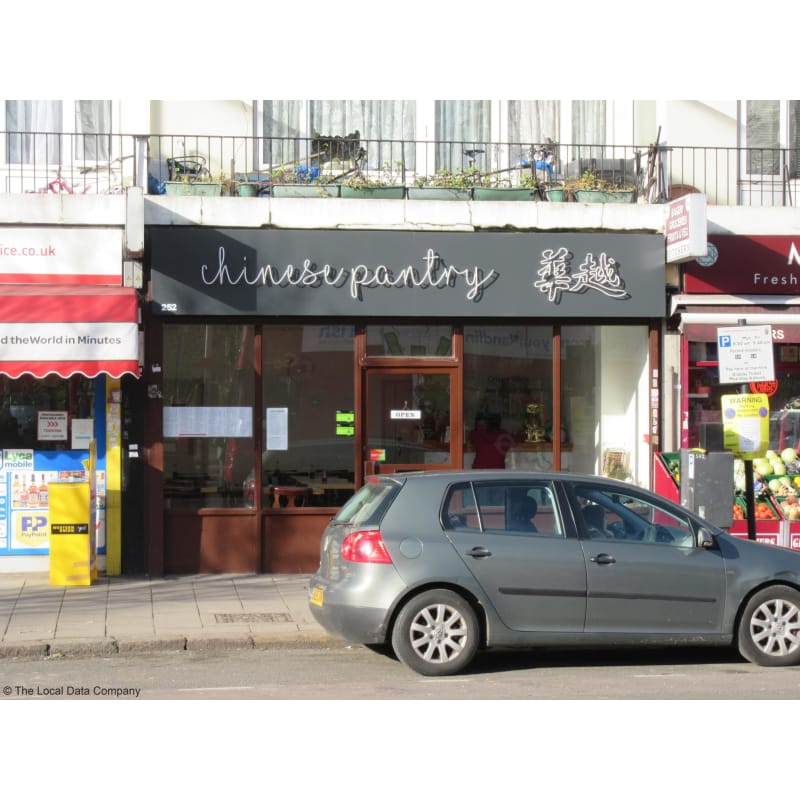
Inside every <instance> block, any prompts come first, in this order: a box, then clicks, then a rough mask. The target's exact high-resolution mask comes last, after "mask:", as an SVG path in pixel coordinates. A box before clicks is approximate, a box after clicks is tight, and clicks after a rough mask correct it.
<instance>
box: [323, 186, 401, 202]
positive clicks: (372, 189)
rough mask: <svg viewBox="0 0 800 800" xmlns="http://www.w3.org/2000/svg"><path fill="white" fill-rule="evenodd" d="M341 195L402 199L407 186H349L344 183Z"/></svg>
mask: <svg viewBox="0 0 800 800" xmlns="http://www.w3.org/2000/svg"><path fill="white" fill-rule="evenodd" d="M339 196H340V197H358V198H361V199H366V198H372V199H382V200H402V199H403V198H404V197H405V196H406V187H405V186H347V185H342V187H341V190H340V194H339Z"/></svg>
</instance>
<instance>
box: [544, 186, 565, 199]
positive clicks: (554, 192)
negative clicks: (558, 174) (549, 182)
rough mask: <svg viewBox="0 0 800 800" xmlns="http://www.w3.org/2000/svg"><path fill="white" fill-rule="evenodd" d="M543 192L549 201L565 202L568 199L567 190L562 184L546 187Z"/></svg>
mask: <svg viewBox="0 0 800 800" xmlns="http://www.w3.org/2000/svg"><path fill="white" fill-rule="evenodd" d="M545 194H546V195H547V199H548V200H549V201H550V202H551V203H566V202H567V200H568V199H569V198H568V196H567V190H566V189H565V188H564V187H563V186H556V187H554V188H552V189H547V190H546V192H545Z"/></svg>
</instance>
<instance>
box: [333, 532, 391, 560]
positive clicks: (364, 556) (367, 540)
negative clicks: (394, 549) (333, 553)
mask: <svg viewBox="0 0 800 800" xmlns="http://www.w3.org/2000/svg"><path fill="white" fill-rule="evenodd" d="M342 558H343V559H344V560H345V561H355V562H356V563H359V564H391V563H392V557H391V556H390V555H389V553H388V551H387V550H386V545H385V544H384V542H383V538H382V537H381V532H380V531H353V533H349V534H347V536H345V537H344V540H343V541H342Z"/></svg>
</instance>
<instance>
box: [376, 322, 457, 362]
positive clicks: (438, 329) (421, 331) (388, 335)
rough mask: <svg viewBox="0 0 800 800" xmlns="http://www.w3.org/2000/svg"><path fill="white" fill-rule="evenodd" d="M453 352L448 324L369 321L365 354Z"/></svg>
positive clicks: (410, 354)
mask: <svg viewBox="0 0 800 800" xmlns="http://www.w3.org/2000/svg"><path fill="white" fill-rule="evenodd" d="M452 354H453V329H452V328H451V327H450V326H449V325H368V326H367V356H374V357H380V356H437V357H449V356H451V355H452Z"/></svg>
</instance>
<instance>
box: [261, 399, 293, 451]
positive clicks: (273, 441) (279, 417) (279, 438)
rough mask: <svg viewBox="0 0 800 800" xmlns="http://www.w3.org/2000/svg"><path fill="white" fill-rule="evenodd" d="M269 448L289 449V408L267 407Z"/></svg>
mask: <svg viewBox="0 0 800 800" xmlns="http://www.w3.org/2000/svg"><path fill="white" fill-rule="evenodd" d="M266 427H267V450H288V449H289V409H288V408H268V409H267V424H266Z"/></svg>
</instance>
